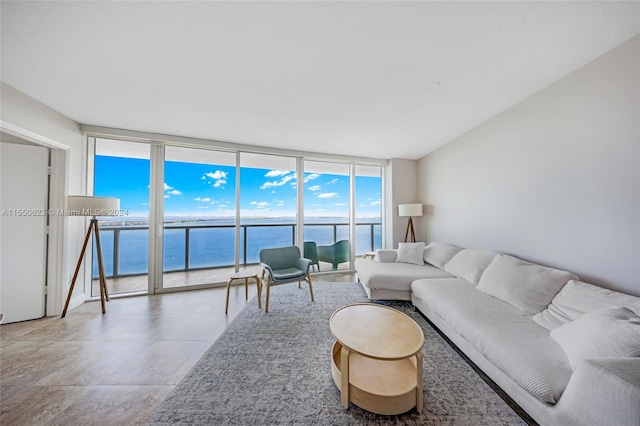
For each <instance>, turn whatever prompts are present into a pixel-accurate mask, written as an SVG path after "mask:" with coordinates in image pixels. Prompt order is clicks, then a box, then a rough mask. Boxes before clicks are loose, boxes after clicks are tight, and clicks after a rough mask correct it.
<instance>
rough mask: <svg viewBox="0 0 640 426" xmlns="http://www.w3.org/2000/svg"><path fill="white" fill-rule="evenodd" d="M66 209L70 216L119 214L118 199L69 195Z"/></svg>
mask: <svg viewBox="0 0 640 426" xmlns="http://www.w3.org/2000/svg"><path fill="white" fill-rule="evenodd" d="M67 210H69V214H70V215H71V216H118V215H119V214H120V199H119V198H110V197H88V196H83V195H69V196H68V197H67Z"/></svg>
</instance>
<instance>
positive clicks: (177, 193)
mask: <svg viewBox="0 0 640 426" xmlns="http://www.w3.org/2000/svg"><path fill="white" fill-rule="evenodd" d="M167 194H170V195H182V192H180V191H178V190H177V189H172V190H171V191H169V192H167Z"/></svg>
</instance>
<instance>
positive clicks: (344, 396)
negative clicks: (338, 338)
mask: <svg viewBox="0 0 640 426" xmlns="http://www.w3.org/2000/svg"><path fill="white" fill-rule="evenodd" d="M350 352H351V351H350V350H349V349H348V348H347V347H345V346H342V348H341V349H340V397H341V401H342V407H343V408H344V409H348V408H349V353H350Z"/></svg>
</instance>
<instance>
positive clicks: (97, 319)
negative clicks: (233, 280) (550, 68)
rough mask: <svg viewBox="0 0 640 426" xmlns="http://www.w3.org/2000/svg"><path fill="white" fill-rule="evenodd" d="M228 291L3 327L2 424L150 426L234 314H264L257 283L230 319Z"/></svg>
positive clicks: (87, 308)
mask: <svg viewBox="0 0 640 426" xmlns="http://www.w3.org/2000/svg"><path fill="white" fill-rule="evenodd" d="M354 280H355V276H354V275H353V274H349V273H344V274H335V275H330V276H328V275H324V276H322V278H321V279H320V278H317V279H316V280H315V281H354ZM292 285H295V284H292ZM225 292H226V289H225V288H213V289H207V290H193V291H185V292H179V293H166V294H162V295H153V296H140V297H128V298H112V300H111V301H110V302H108V303H107V313H106V314H104V315H102V314H101V311H100V304H99V303H95V302H89V303H85V304H83V305H82V306H80V307H78V308H76V309H73V310H72V311H69V312H68V313H67V316H66V317H65V318H64V319H61V318H59V317H48V318H43V319H39V320H33V321H25V322H22V323H15V324H5V325H2V326H0V409H1V413H0V424H2V425H3V426H4V425H6V426H9V425H45V424H46V425H83V426H84V425H141V424H144V423H145V422H146V421H147V419H148V418H149V417H150V416H151V414H152V413H153V411H154V410H155V409H156V408H157V407H158V406H159V405H160V404H161V403H162V401H163V400H164V399H165V398H166V397H167V396H168V395H169V393H170V392H171V391H172V390H173V388H174V387H175V386H176V384H178V383H179V382H180V380H181V379H182V378H183V377H184V376H185V375H186V374H187V373H188V372H189V371H190V370H191V368H192V367H193V366H194V365H195V363H196V362H197V361H198V360H199V359H200V357H201V356H202V355H203V354H204V353H205V351H206V350H207V349H208V348H209V347H210V346H211V344H212V343H213V342H214V341H215V340H216V339H217V338H218V336H220V335H221V334H222V332H223V331H224V330H225V328H226V327H227V326H228V325H229V323H230V322H231V321H232V320H233V319H234V318H235V317H236V315H237V314H238V313H239V312H240V311H241V310H242V309H243V308H244V307H245V306H246V305H247V304H249V305H250V306H248V307H247V309H258V307H257V303H255V301H253V303H251V298H252V297H253V295H255V293H256V288H255V285H253V286H251V287H250V292H249V302H247V301H245V291H244V286H243V285H240V286H234V287H232V289H231V297H230V301H229V314H228V315H225V313H224V306H225V294H226V293H225ZM263 297H264V295H263ZM254 305H256V306H254Z"/></svg>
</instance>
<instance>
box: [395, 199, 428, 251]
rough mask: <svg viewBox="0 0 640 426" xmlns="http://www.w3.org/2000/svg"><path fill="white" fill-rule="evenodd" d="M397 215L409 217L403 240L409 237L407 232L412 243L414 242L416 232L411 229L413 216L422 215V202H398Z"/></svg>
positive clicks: (405, 240)
mask: <svg viewBox="0 0 640 426" xmlns="http://www.w3.org/2000/svg"><path fill="white" fill-rule="evenodd" d="M398 216H400V217H409V223H407V232H405V233H404V242H405V243H406V242H407V240H408V239H409V234H411V241H410V242H412V243H415V242H416V234H415V231H414V230H413V217H414V216H415V217H420V216H422V204H420V203H412V204H398Z"/></svg>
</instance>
